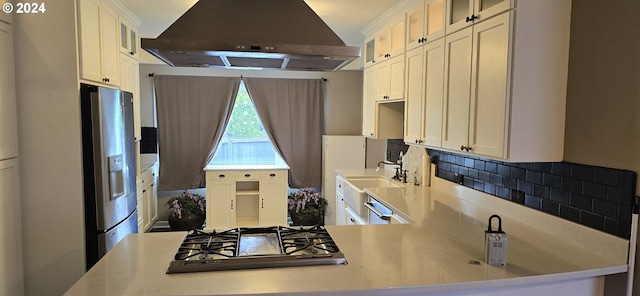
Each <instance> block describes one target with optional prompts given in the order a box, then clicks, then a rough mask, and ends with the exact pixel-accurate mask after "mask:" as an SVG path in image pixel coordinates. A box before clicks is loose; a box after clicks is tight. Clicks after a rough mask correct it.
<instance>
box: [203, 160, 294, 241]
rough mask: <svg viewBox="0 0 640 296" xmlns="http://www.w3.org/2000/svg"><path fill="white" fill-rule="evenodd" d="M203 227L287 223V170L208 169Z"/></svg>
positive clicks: (220, 227)
mask: <svg viewBox="0 0 640 296" xmlns="http://www.w3.org/2000/svg"><path fill="white" fill-rule="evenodd" d="M206 178H207V189H206V190H207V223H206V225H207V226H206V228H207V229H209V230H211V229H223V228H232V227H251V226H277V225H283V226H285V225H288V222H287V180H288V172H287V170H264V171H228V170H227V171H221V170H207V177H206Z"/></svg>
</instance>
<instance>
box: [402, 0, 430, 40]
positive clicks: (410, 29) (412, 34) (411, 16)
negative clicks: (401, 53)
mask: <svg viewBox="0 0 640 296" xmlns="http://www.w3.org/2000/svg"><path fill="white" fill-rule="evenodd" d="M425 22H426V17H425V9H424V2H423V1H418V3H416V4H415V5H413V6H411V7H409V9H408V10H407V37H406V42H407V44H406V49H407V51H410V50H412V49H414V48H416V47H418V46H420V45H422V44H424V37H425V34H424V27H425Z"/></svg>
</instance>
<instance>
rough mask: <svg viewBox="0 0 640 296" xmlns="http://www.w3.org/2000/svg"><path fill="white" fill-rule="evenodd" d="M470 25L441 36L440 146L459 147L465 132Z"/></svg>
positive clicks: (469, 82) (467, 113)
mask: <svg viewBox="0 0 640 296" xmlns="http://www.w3.org/2000/svg"><path fill="white" fill-rule="evenodd" d="M472 33H473V32H472V28H467V29H464V30H462V31H459V32H456V33H453V34H450V35H447V36H446V37H445V82H444V85H445V88H444V91H445V93H444V99H445V101H444V118H443V126H442V137H443V138H442V147H444V148H448V149H461V147H462V146H465V147H466V146H467V141H468V134H469V132H468V131H469V96H470V92H471V48H472V47H471V46H472V42H471V41H472Z"/></svg>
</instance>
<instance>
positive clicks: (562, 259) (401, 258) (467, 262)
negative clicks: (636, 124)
mask: <svg viewBox="0 0 640 296" xmlns="http://www.w3.org/2000/svg"><path fill="white" fill-rule="evenodd" d="M342 173H343V174H346V175H348V174H350V173H355V172H349V171H343V172H342ZM366 173H368V172H366ZM372 174H373V173H372ZM366 191H367V192H368V193H369V194H371V195H375V196H376V197H378V198H379V199H381V200H382V201H383V202H385V203H386V204H387V205H389V206H391V207H392V208H393V209H394V210H395V211H398V212H400V213H401V214H402V215H405V216H407V217H410V218H411V220H412V221H413V223H410V224H402V225H362V226H327V229H328V230H329V232H330V234H331V236H332V237H333V239H334V240H335V242H336V243H337V245H338V246H339V247H340V249H341V251H342V253H343V254H344V255H345V257H346V259H347V261H348V264H347V265H324V266H306V267H289V268H269V269H253V270H236V271H216V272H198V273H184V274H165V271H166V270H167V267H168V265H169V262H170V261H171V260H172V258H173V255H174V254H175V252H176V250H177V247H178V245H179V244H180V241H181V240H182V238H183V237H184V235H185V233H184V232H174V233H144V234H135V235H129V236H127V237H126V238H125V239H124V240H123V241H122V242H121V243H120V244H119V245H118V246H116V247H115V248H114V249H113V250H112V251H110V252H109V253H108V254H107V255H106V256H105V257H104V258H103V259H102V260H101V261H100V262H98V264H97V265H95V266H94V267H93V268H92V269H91V270H90V271H88V272H87V273H86V274H85V275H84V276H83V277H82V278H81V279H80V280H79V281H78V282H77V283H76V284H75V285H74V286H73V287H72V288H71V289H70V290H69V291H68V292H67V294H66V295H229V294H232V295H257V294H261V295H265V294H266V295H268V294H290V295H514V294H515V293H516V292H514V291H516V290H517V293H518V294H517V295H542V294H545V295H602V294H601V293H602V289H603V281H604V280H603V277H604V276H605V275H609V274H616V273H623V272H626V271H627V270H628V265H627V255H628V248H629V246H628V245H629V241H627V240H624V239H621V238H617V237H614V236H611V235H608V234H605V233H602V232H598V231H595V230H592V229H589V228H586V227H583V226H580V225H577V224H574V223H570V222H566V221H564V220H560V219H557V218H556V217H552V216H550V215H546V214H543V213H540V212H536V211H533V210H530V209H527V208H526V207H523V206H520V205H516V204H513V203H510V202H505V201H503V200H500V199H497V198H495V197H490V196H489V198H487V199H485V196H482V195H484V194H478V193H476V192H473V190H470V189H468V188H465V187H463V186H458V185H456V184H453V183H450V182H447V181H444V180H441V179H438V178H435V179H434V180H433V186H432V187H419V186H413V185H408V186H406V187H398V188H370V189H367V190H366ZM480 204H481V205H482V206H480ZM514 206H515V207H514ZM489 208H491V209H492V210H489ZM491 214H499V215H501V216H502V217H503V228H504V230H505V232H506V233H507V234H508V253H507V258H508V259H507V266H505V267H494V266H488V265H486V264H485V263H484V260H483V257H484V250H483V244H484V230H485V229H486V227H487V219H488V217H489V216H490V215H491ZM516 217H517V218H518V220H517V221H516V220H515V219H513V218H516ZM556 219H557V220H556ZM531 221H536V222H535V223H532V222H531ZM586 242H588V243H586Z"/></svg>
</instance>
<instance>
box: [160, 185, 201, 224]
mask: <svg viewBox="0 0 640 296" xmlns="http://www.w3.org/2000/svg"><path fill="white" fill-rule="evenodd" d="M166 204H167V205H168V206H169V210H170V213H169V219H168V220H169V226H170V227H171V229H172V230H192V229H200V228H202V224H203V223H204V220H205V218H206V207H205V199H204V197H202V196H201V195H199V194H196V193H191V192H188V191H186V190H185V191H184V192H183V193H182V194H180V195H174V196H172V197H171V198H170V199H169V201H167V203H166Z"/></svg>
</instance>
